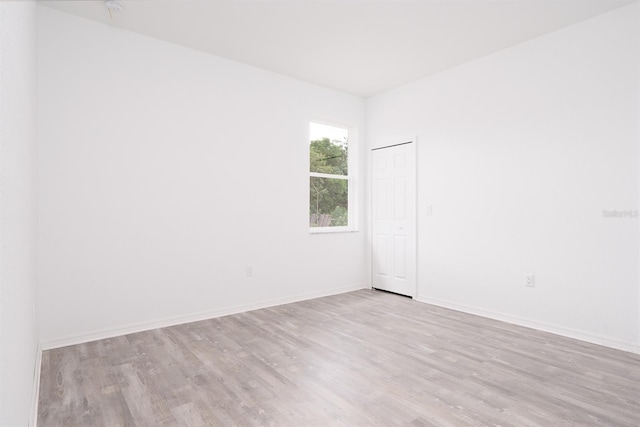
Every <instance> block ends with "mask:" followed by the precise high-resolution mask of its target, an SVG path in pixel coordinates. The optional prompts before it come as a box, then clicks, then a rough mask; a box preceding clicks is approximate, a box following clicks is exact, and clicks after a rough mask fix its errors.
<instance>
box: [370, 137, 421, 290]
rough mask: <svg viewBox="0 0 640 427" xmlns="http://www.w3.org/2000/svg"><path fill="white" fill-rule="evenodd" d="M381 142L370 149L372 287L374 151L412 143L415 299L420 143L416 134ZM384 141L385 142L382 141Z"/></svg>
mask: <svg viewBox="0 0 640 427" xmlns="http://www.w3.org/2000/svg"><path fill="white" fill-rule="evenodd" d="M378 141H379V143H377V144H376V143H373V144H372V145H371V147H370V151H369V162H368V163H369V183H370V185H369V213H370V216H369V218H370V221H369V230H368V234H369V242H370V243H369V250H370V253H369V262H370V268H369V273H370V288H373V276H374V257H373V238H374V236H373V212H374V211H373V210H374V207H373V185H374V182H373V155H372V153H373V151H376V150H381V149H385V148H390V147H394V146H397V145H404V144H412V145H413V148H414V150H413V153H414V159H412V161H413V162H415V166H416V167H415V174H414V179H415V192H414V194H413V197H414V199H415V209H414V212H413V219H414V224H413V226H414V232H415V236H414V241H413V243H414V245H415V248H414V251H413V253H414V256H415V262H414V263H413V264H414V267H413V274H414V277H415V287H414V290H413V295H411V298H413V299H415V298H417V296H418V167H417V166H418V144H417V137H416V136H415V135H412V136H408V137H392V138H384V139H382V140H380V139H379V140H378ZM382 141H384V142H382Z"/></svg>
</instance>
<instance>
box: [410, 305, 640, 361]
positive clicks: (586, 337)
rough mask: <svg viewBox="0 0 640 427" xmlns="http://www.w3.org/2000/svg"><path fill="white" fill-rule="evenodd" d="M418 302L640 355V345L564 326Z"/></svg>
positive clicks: (494, 312) (478, 310)
mask: <svg viewBox="0 0 640 427" xmlns="http://www.w3.org/2000/svg"><path fill="white" fill-rule="evenodd" d="M415 300H416V301H419V302H423V303H427V304H432V305H437V306H438V307H444V308H449V309H452V310H456V311H462V312H464V313H469V314H475V315H477V316H482V317H486V318H489V319H494V320H500V321H502V322H507V323H511V324H514V325H518V326H524V327H527V328H532V329H537V330H539V331H544V332H549V333H552V334H556V335H560V336H563V337H567V338H573V339H577V340H580V341H586V342H589V343H592V344H598V345H602V346H605V347H610V348H614V349H616V350H622V351H628V352H630V353H635V354H640V345H639V344H637V343H633V342H625V341H619V340H613V339H611V338H609V337H605V336H601V335H596V334H592V333H589V332H585V331H580V330H577V329H572V328H566V327H564V326H558V325H553V324H549V323H544V322H538V321H536V320H530V319H524V318H521V317H517V316H512V315H509V314H504V313H500V312H496V311H491V310H485V309H482V308H478V307H472V306H468V305H464V304H458V303H454V302H451V301H445V300H441V299H437V298H429V297H422V296H417V297H416V298H415Z"/></svg>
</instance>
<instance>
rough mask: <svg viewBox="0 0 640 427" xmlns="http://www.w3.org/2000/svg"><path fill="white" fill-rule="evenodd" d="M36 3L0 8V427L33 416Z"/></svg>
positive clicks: (1, 5)
mask: <svg viewBox="0 0 640 427" xmlns="http://www.w3.org/2000/svg"><path fill="white" fill-rule="evenodd" d="M35 9H36V6H35V2H32V1H24V2H0V426H7V427H14V426H26V425H27V424H28V423H29V420H30V416H31V404H32V392H33V390H32V386H33V384H34V366H35V364H36V359H37V357H36V355H37V354H36V353H37V348H38V333H37V321H36V312H35V304H36V292H37V285H36V253H37V251H36V244H37V239H36V204H37V198H36V187H37V186H36V162H37V155H36V14H35Z"/></svg>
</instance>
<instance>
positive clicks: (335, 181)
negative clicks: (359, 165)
mask: <svg viewBox="0 0 640 427" xmlns="http://www.w3.org/2000/svg"><path fill="white" fill-rule="evenodd" d="M309 136H310V138H309V165H310V168H309V227H310V228H311V231H312V232H322V231H350V230H352V229H353V220H352V219H351V218H352V217H353V212H352V211H353V209H352V208H353V203H352V201H353V199H354V198H353V194H352V193H353V189H352V188H351V187H352V181H353V180H352V179H351V175H350V174H351V173H352V169H353V168H352V167H350V163H351V161H350V159H349V147H350V141H349V129H348V128H345V127H337V126H333V125H327V124H323V123H313V122H312V123H310V124H309Z"/></svg>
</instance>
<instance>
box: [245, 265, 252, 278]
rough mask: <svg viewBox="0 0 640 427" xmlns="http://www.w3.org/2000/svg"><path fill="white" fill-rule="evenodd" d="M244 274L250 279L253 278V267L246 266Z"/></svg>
mask: <svg viewBox="0 0 640 427" xmlns="http://www.w3.org/2000/svg"><path fill="white" fill-rule="evenodd" d="M244 272H245V274H246V275H247V277H251V276H253V266H252V265H247V266H246V267H245V269H244Z"/></svg>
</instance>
